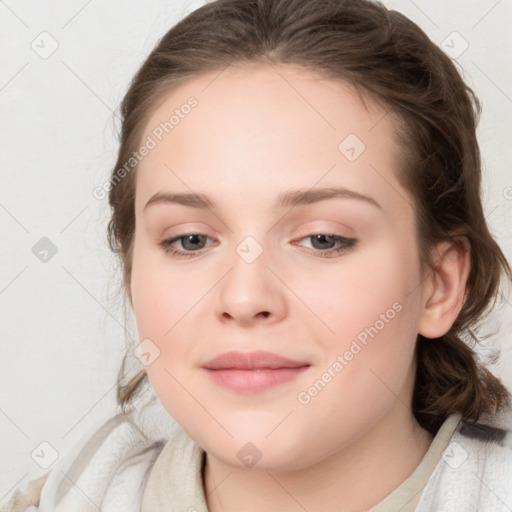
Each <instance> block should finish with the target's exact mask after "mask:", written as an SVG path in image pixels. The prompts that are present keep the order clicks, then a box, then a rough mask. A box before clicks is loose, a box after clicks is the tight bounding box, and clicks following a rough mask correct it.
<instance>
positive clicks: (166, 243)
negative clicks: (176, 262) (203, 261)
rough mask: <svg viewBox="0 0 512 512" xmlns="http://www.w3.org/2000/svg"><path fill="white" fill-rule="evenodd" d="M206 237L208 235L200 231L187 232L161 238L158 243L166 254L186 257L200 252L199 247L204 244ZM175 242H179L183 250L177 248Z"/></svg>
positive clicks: (201, 247) (202, 246)
mask: <svg viewBox="0 0 512 512" xmlns="http://www.w3.org/2000/svg"><path fill="white" fill-rule="evenodd" d="M207 238H209V237H208V236H207V235H204V234H202V233H189V234H182V235H179V236H175V237H173V238H168V239H166V240H162V241H161V242H160V243H159V244H158V245H160V247H162V248H163V249H164V251H165V252H166V253H168V254H172V255H173V256H177V257H184V258H187V257H190V256H196V255H197V254H198V253H200V251H201V249H203V248H204V246H205V243H206V239H207ZM176 242H179V243H180V245H181V247H182V248H183V249H184V250H180V249H177V248H176V247H175V244H176Z"/></svg>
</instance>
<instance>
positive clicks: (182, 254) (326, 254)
mask: <svg viewBox="0 0 512 512" xmlns="http://www.w3.org/2000/svg"><path fill="white" fill-rule="evenodd" d="M192 235H200V236H203V237H206V238H208V236H207V235H205V234H204V233H186V234H183V235H180V236H175V237H173V238H168V239H166V240H163V241H161V242H159V244H158V245H159V246H160V247H162V248H163V250H164V251H165V252H166V253H167V254H170V255H171V256H173V257H177V258H191V257H194V256H197V255H199V254H202V252H203V250H202V249H200V250H199V251H180V250H176V249H174V248H173V247H172V244H173V243H174V242H176V241H178V240H181V239H182V238H186V237H188V236H192ZM319 235H325V236H328V237H333V238H334V239H335V240H336V241H339V242H341V243H342V244H343V245H342V246H341V247H338V248H335V249H327V250H325V251H322V250H320V249H311V250H312V251H314V252H315V253H316V255H318V256H320V257H322V258H330V257H335V256H337V255H341V254H343V253H346V252H348V251H350V250H351V249H353V248H354V247H355V245H356V243H357V240H356V239H355V238H347V237H344V236H339V235H335V234H334V233H314V234H312V235H307V236H304V237H302V238H300V239H299V241H300V240H304V239H306V238H312V237H314V236H319ZM294 245H295V244H294Z"/></svg>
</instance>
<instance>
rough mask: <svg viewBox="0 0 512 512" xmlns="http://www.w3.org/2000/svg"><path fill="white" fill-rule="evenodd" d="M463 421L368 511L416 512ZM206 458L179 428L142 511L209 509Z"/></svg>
mask: <svg viewBox="0 0 512 512" xmlns="http://www.w3.org/2000/svg"><path fill="white" fill-rule="evenodd" d="M459 420H460V414H452V415H451V416H449V417H448V418H447V419H446V421H445V422H444V423H443V424H442V425H441V428H440V429H439V431H438V432H437V434H436V436H435V437H434V439H433V441H432V443H431V445H430V447H429V449H428V450H427V453H426V454H425V456H424V457H423V459H422V460H421V462H420V463H419V465H418V466H417V467H416V469H415V470H414V471H413V472H412V474H411V475H410V476H409V477H408V478H407V479H406V480H404V481H403V482H402V483H401V484H400V485H399V486H398V487H397V488H396V489H395V490H394V491H392V492H391V493H390V494H388V496H386V497H385V498H384V499H383V500H382V501H381V502H380V503H378V504H377V505H375V506H374V507H372V508H371V509H370V510H369V511H368V512H397V511H400V512H413V511H414V509H415V507H416V505H417V503H418V501H419V499H420V496H421V491H422V490H423V488H424V487H425V485H426V483H427V481H428V479H429V477H430V475H431V474H432V472H433V470H434V468H435V466H436V465H437V463H438V462H439V461H440V459H441V455H442V453H443V451H444V449H445V448H446V447H447V445H448V442H449V440H450V438H451V436H452V434H453V433H454V431H455V429H456V427H457V424H458V423H459ZM204 460H205V452H204V450H203V449H202V448H201V447H200V446H199V445H197V444H196V443H195V442H194V441H193V440H192V439H191V438H190V437H189V436H188V435H187V434H186V433H185V431H184V430H183V429H180V430H178V431H177V432H176V434H175V435H174V436H173V437H172V439H171V440H170V441H168V442H167V444H166V446H165V447H164V449H163V450H162V452H161V453H160V455H159V457H158V459H157V460H156V462H155V464H154V466H153V468H152V470H151V473H150V475H149V479H148V481H147V484H146V489H145V491H144V495H143V497H142V505H141V512H178V511H179V512H208V508H207V506H206V502H205V495H204V490H203V481H202V468H203V464H204Z"/></svg>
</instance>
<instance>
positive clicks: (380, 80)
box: [4, 0, 512, 512]
mask: <svg viewBox="0 0 512 512" xmlns="http://www.w3.org/2000/svg"><path fill="white" fill-rule="evenodd" d="M479 109H480V106H479V102H478V99H477V98H476V97H475V95H474V94H473V92H472V91H471V89H470V88H469V87H468V86H467V85H466V84H465V83H464V82H463V80H462V79H461V77H460V75H459V74H458V72H457V70H456V68H455V66H454V65H453V63H452V62H451V60H450V58H449V57H447V56H446V55H445V54H444V53H443V52H442V51H441V50H440V49H439V48H438V47H436V46H435V45H434V44H433V43H432V42H431V41H430V40H429V39H428V38H427V36H426V35H425V34H424V33H423V32H422V31H421V30H420V29H419V28H418V27H417V26H416V25H415V24H414V23H412V22H411V21H410V20H408V19H407V18H405V17H404V16H403V15H401V14H399V13H397V12H395V11H389V10H387V9H386V8H384V7H383V6H381V5H379V4H376V3H374V2H371V1H367V0H346V1H341V0H216V1H213V2H211V3H209V4H207V5H205V6H204V7H201V8H200V9H197V10H196V11H194V12H193V13H191V14H190V15H189V16H187V17H186V18H185V19H184V20H182V21H181V22H179V23H178V24H177V25H176V26H175V27H173V28H172V29H171V30H170V31H169V32H168V33H167V34H166V35H165V36H164V37H163V38H162V40H161V41H160V42H159V43H158V45H157V47H156V48H155V49H154V51H153V52H152V53H151V55H150V56H149V57H148V58H147V60H146V62H145V63H144V64H143V65H142V67H141V68H140V70H139V71H138V73H137V74H136V76H135V77H134V79H133V81H132V83H131V86H130V89H129V90H128V92H127V94H126V96H125V98H124V100H123V102H122V107H121V112H122V118H123V124H122V130H121V141H120V149H119V155H118V161H117V163H116V165H115V168H114V169H113V172H112V177H111V182H110V185H109V187H108V191H109V201H110V205H111V208H112V218H111V220H110V224H109V236H110V242H111V246H112V248H113V250H114V251H115V252H116V253H117V254H118V255H119V257H120V261H121V263H122V269H123V278H124V285H125V289H126V293H127V297H128V298H129V301H130V306H131V307H132V308H133V312H134V315H135V318H136V321H137V328H138V335H139V342H140V344H139V346H138V347H137V348H136V349H135V354H136V355H137V356H138V357H139V358H140V360H141V361H142V362H143V364H144V366H145V368H144V369H143V370H142V371H140V372H138V373H137V374H135V375H133V374H129V373H128V374H126V373H125V365H124V364H123V367H122V368H121V372H120V381H119V390H118V397H119V403H120V406H121V409H122V412H121V413H120V414H118V415H117V416H115V417H114V418H113V419H112V420H110V421H109V422H108V423H107V424H106V425H104V427H102V429H100V430H99V431H98V432H95V433H94V434H93V435H92V436H91V437H90V439H88V440H87V442H86V443H84V444H83V446H81V450H80V452H79V453H74V454H69V455H68V457H67V458H62V459H61V460H59V461H58V464H56V465H55V466H54V467H53V468H52V469H51V471H49V472H48V473H46V474H45V475H43V476H42V477H41V479H39V480H36V481H34V482H32V486H31V488H30V490H29V492H28V493H25V494H23V493H22V492H20V491H18V492H17V493H16V494H15V495H14V496H13V498H12V500H11V502H10V504H9V505H8V506H7V508H6V509H4V510H9V511H14V510H40V511H42V512H45V511H50V510H51V511H64V510H66V511H70V510H73V511H78V510H80V511H82V510H83V511H85V510H87V511H88V510H102V511H114V510H119V511H121V510H122V511H131V510H133V511H138V510H142V511H143V512H150V511H151V512H154V511H164V510H165V511H178V510H179V511H197V512H200V511H203V512H204V511H210V512H220V511H222V512H233V511H237V512H239V511H244V512H253V511H261V510H268V511H274V510H276V511H277V510H279V511H300V510H302V511H303V510H308V511H312V510H323V511H335V510H336V511H339V510H344V511H350V512H356V511H362V510H367V511H368V510H369V511H371V512H384V511H393V512H396V511H398V510H400V511H402V512H406V511H417V512H426V511H432V512H434V511H436V512H440V511H443V512H444V511H452V510H453V511H455V510H457V511H458V512H461V511H470V510H471V511H473V510H478V511H480V512H481V511H489V512H490V511H493V512H494V511H498V510H500V511H501V510H502V511H506V510H511V509H512V492H511V489H510V485H509V483H510V479H511V478H512V459H511V455H512V449H511V441H510V438H511V435H510V425H511V424H510V395H509V393H508V392H507V390H506V389H505V387H504V386H503V384H502V383H501V382H500V381H499V380H498V379H497V378H496V377H494V376H493V375H492V374H491V373H489V371H488V370H487V369H485V368H484V367H483V366H481V365H480V363H479V362H478V358H477V356H476V354H475V352H474V351H473V349H472V346H473V345H474V342H475V341H477V340H478V338H477V327H478V324H479V322H481V321H482V319H483V318H484V316H485V313H486V312H488V310H489V307H490V306H492V304H493V300H494V299H495V298H496V295H497V293H498V286H499V283H500V277H501V276H502V275H504V276H505V277H506V278H508V279H510V278H511V277H512V276H511V271H510V267H509V265H508V263H507V261H506V259H505V257H504V255H503V253H502V251H501V250H500V248H499V246H498V245H497V244H496V242H495V241H494V239H493V238H492V236H491V235H490V233H489V230H488V228H487V225H486V221H485V218H484V214H483V210H482V203H481V198H480V181H481V165H480V154H479V149H478V143H477V140H476V123H477V118H478V114H479ZM147 383H149V384H150V385H151V390H152V392H154V396H156V397H157V399H158V400H157V401H154V400H153V401H151V400H149V401H148V400H147V399H144V398H143V397H145V396H147V395H148V392H147V391H146V393H143V392H144V390H145V386H146V384H147ZM150 394H151V393H150ZM171 417H172V418H173V419H174V420H176V422H177V424H178V425H179V428H178V429H177V430H176V431H175V432H171V431H170V430H171V427H170V424H169V421H168V420H169V419H170V418H171Z"/></svg>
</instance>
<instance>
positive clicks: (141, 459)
mask: <svg viewBox="0 0 512 512" xmlns="http://www.w3.org/2000/svg"><path fill="white" fill-rule="evenodd" d="M176 428H177V427H176V425H175V423H174V422H173V420H172V419H171V418H170V416H169V415H168V413H167V412H166V411H165V410H164V409H163V407H162V406H161V404H160V403H159V402H156V401H153V402H150V403H146V404H142V407H139V408H136V409H134V410H132V411H131V412H129V413H124V412H122V413H119V414H115V415H114V416H112V417H110V418H108V419H107V420H106V421H104V422H103V423H101V424H100V426H99V427H97V428H94V429H93V430H92V431H90V432H89V433H88V434H87V435H85V436H82V438H81V439H79V440H78V442H77V443H76V445H75V446H74V447H73V448H71V449H69V450H67V451H66V452H64V453H63V454H62V455H61V457H60V458H59V459H58V460H57V461H56V462H55V463H54V464H53V466H52V468H51V470H50V471H49V472H48V473H46V474H45V475H43V476H41V477H40V478H38V479H36V480H33V481H31V482H30V483H29V484H28V490H27V491H22V490H21V489H17V490H16V491H14V493H13V494H12V496H11V498H10V501H9V502H8V504H7V505H6V506H5V507H6V508H3V509H0V512H35V511H39V512H65V511H70V510H74V511H78V510H89V508H90V506H91V503H94V504H95V505H96V506H97V507H98V508H99V509H101V510H102V512H113V511H118V510H123V512H131V511H137V512H138V510H139V508H138V507H139V505H140V502H141V500H142V494H143V491H144V487H145V484H146V481H147V478H148V476H149V473H150V470H151V468H152V466H153V465H154V463H155V461H156V459H157V458H158V456H159V454H160V452H161V451H162V449H163V447H164V446H165V444H166V442H167V441H168V439H169V438H170V437H172V435H173V433H174V431H175V430H176Z"/></svg>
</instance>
